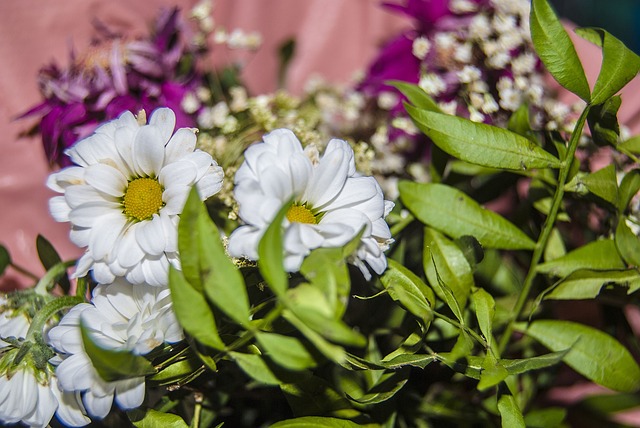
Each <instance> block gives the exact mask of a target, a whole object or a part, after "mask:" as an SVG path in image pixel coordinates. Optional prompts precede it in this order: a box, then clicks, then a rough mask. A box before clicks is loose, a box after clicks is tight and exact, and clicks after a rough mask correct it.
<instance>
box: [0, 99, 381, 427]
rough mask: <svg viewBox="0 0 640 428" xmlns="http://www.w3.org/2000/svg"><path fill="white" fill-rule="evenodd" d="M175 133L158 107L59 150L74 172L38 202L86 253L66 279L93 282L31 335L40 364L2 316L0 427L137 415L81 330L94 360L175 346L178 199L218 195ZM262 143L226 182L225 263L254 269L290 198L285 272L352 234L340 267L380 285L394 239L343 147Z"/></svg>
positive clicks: (216, 172)
mask: <svg viewBox="0 0 640 428" xmlns="http://www.w3.org/2000/svg"><path fill="white" fill-rule="evenodd" d="M174 128H175V115H174V113H173V111H171V110H170V109H167V108H161V109H158V110H156V111H154V112H153V113H152V115H151V117H150V119H149V122H148V123H146V115H145V114H144V112H141V113H140V115H139V116H138V117H137V118H136V117H135V116H134V115H133V114H131V113H129V112H126V113H123V114H122V115H121V116H120V117H118V118H117V119H115V120H113V121H111V122H108V123H106V124H104V125H102V126H100V127H99V128H97V129H96V131H95V132H94V134H92V135H91V136H89V137H87V138H85V139H84V140H81V141H79V142H77V143H76V144H75V145H74V146H72V147H71V148H69V149H68V150H67V154H68V155H69V156H70V157H71V159H72V160H73V162H74V163H75V164H76V165H75V166H71V167H68V168H65V169H63V170H61V171H59V172H56V173H53V174H51V176H50V177H49V180H48V186H49V187H50V188H51V189H53V190H55V191H57V192H59V193H61V195H59V196H54V197H53V198H52V199H51V201H50V205H49V206H50V211H51V214H52V215H53V217H54V218H55V219H56V220H58V221H64V222H69V223H70V224H71V232H70V237H71V240H72V241H73V242H74V243H75V244H77V245H78V246H80V247H86V249H85V252H84V254H83V255H82V257H80V259H79V260H78V262H77V265H76V271H75V273H74V276H75V277H76V278H79V277H84V276H86V275H91V276H92V277H93V279H94V280H95V282H96V283H97V285H96V286H95V287H94V288H93V291H92V297H91V300H90V301H89V302H88V303H80V304H77V305H76V306H73V307H72V308H71V309H70V310H69V312H67V313H66V315H64V316H63V317H62V319H61V320H60V322H59V323H58V324H57V325H55V326H54V327H52V328H49V329H48V330H45V331H44V332H42V335H43V340H44V341H43V340H40V342H41V344H40V345H38V346H41V347H43V348H42V349H45V351H44V354H42V355H45V357H37V355H40V354H36V353H33V355H36V356H35V357H31V353H29V354H27V355H28V356H29V358H23V359H22V360H20V361H17V360H16V359H15V358H14V357H15V355H17V354H18V353H19V351H20V350H21V346H22V345H21V344H22V342H21V341H20V340H16V338H18V339H20V338H25V336H26V337H29V334H28V330H29V320H28V319H27V318H26V317H23V316H14V315H15V314H14V313H13V312H12V311H9V310H5V309H6V308H5V307H4V306H3V305H2V304H0V421H1V422H5V423H15V422H23V423H26V424H28V425H32V426H46V425H47V424H48V423H49V421H50V420H51V418H52V417H53V415H54V412H55V414H56V415H57V417H58V419H59V420H60V421H62V422H63V423H64V424H66V425H70V426H83V425H87V424H89V423H90V422H91V420H92V419H102V418H104V417H106V416H107V415H108V414H109V412H110V411H111V408H112V407H113V405H114V403H115V404H116V405H117V406H118V407H119V408H121V409H124V410H128V409H133V408H136V407H139V406H140V405H141V404H142V403H143V400H144V398H145V393H146V392H145V376H143V375H140V376H138V375H135V376H134V377H124V378H117V379H115V380H114V379H105V378H103V377H102V376H101V371H100V367H99V366H96V365H94V362H93V361H92V360H91V356H90V353H91V352H88V351H87V349H86V348H85V342H84V340H85V339H84V338H83V333H82V328H83V327H84V328H85V331H86V332H87V334H88V335H89V337H90V339H91V340H92V341H93V342H94V343H95V345H96V346H97V347H98V348H102V349H107V350H111V351H116V352H128V353H130V354H133V355H137V356H142V357H148V356H149V354H150V353H151V352H152V351H154V350H155V349H157V348H158V347H161V346H164V344H167V343H168V344H172V343H176V342H179V341H182V340H183V339H184V333H183V330H182V327H181V326H180V324H179V323H178V321H177V319H176V316H175V313H174V311H173V306H172V302H171V293H170V290H169V288H168V270H169V266H170V265H172V266H174V267H175V268H176V269H181V266H180V258H179V257H180V255H179V252H178V244H177V241H178V237H177V235H178V232H177V227H178V224H179V221H180V215H181V213H182V210H183V208H184V204H185V202H186V199H187V197H188V195H189V193H190V190H191V189H192V188H193V187H195V188H196V189H197V190H198V194H199V196H200V197H201V199H203V200H204V199H207V198H208V197H210V196H211V195H213V194H215V193H217V192H218V191H219V190H220V189H221V187H222V180H223V176H224V174H223V171H222V168H221V167H220V166H218V164H217V162H216V161H215V160H213V158H212V157H211V155H210V154H208V153H205V152H203V151H201V150H198V149H196V148H195V145H196V135H195V130H193V129H187V128H182V129H178V130H177V131H175V132H174ZM264 141H265V142H264V143H257V144H254V145H252V146H251V147H249V149H247V150H246V152H245V162H244V164H243V165H242V166H241V167H240V168H239V170H238V171H237V173H236V176H235V185H236V187H235V189H234V196H235V198H236V199H237V202H238V205H239V207H240V208H239V214H240V219H241V220H242V221H243V222H244V223H245V224H244V225H241V226H240V227H239V228H238V229H236V231H234V232H233V233H232V235H231V237H230V239H229V252H230V254H231V255H234V256H237V257H247V258H250V259H253V260H256V259H257V258H258V254H257V248H258V242H259V240H260V238H261V237H262V234H263V233H264V231H265V229H266V228H267V227H268V225H269V224H270V223H271V222H272V221H273V219H274V218H275V216H276V214H277V213H278V211H279V210H280V209H281V207H282V206H283V205H284V204H285V203H287V202H288V201H289V200H290V199H291V198H292V197H295V203H294V205H293V206H292V207H291V208H290V209H289V211H288V212H287V219H286V220H285V224H284V226H285V229H286V230H285V234H284V253H285V265H286V266H285V267H286V269H287V270H288V271H294V270H297V269H299V268H300V265H301V263H302V261H303V259H304V257H305V256H306V255H307V254H309V252H310V251H311V250H313V249H314V248H319V247H340V246H343V245H345V244H346V243H348V242H349V241H351V240H352V239H354V238H355V237H356V236H358V234H359V233H361V235H360V238H359V239H360V245H359V246H358V248H357V249H356V251H355V252H354V254H352V255H351V256H350V258H349V261H350V262H351V263H353V264H355V265H357V266H358V267H360V269H361V270H362V272H363V274H364V275H365V276H366V277H367V278H370V277H371V275H370V273H369V270H368V268H367V265H368V267H369V268H371V269H372V270H373V271H375V272H376V273H378V274H381V273H382V272H383V271H384V269H385V268H386V266H387V263H386V258H385V255H384V253H383V251H384V250H385V249H387V248H388V246H389V243H390V242H391V241H392V239H391V233H390V231H389V227H388V226H387V224H386V222H385V220H384V218H385V216H386V215H387V214H388V213H389V211H390V210H391V209H392V207H393V204H392V203H391V202H388V201H385V200H384V199H383V196H382V191H381V190H380V186H379V185H378V183H377V182H376V180H375V179H374V178H373V177H368V176H361V175H360V174H358V173H357V172H356V168H355V161H354V152H353V150H352V149H351V147H350V146H349V145H348V144H347V143H346V142H344V141H342V140H331V141H330V142H329V144H328V145H327V147H326V150H325V153H324V155H323V156H322V157H320V156H319V154H318V151H317V150H315V151H314V150H312V148H313V147H315V146H313V145H311V146H309V147H308V150H307V151H304V150H303V149H302V146H301V144H300V142H299V140H298V139H297V138H296V137H295V135H294V133H293V132H292V131H290V130H287V129H278V130H276V131H273V132H271V133H270V134H268V135H266V136H265V137H264ZM0 303H2V302H0ZM10 336H15V337H14V338H10ZM29 340H30V339H27V341H29ZM5 348H6V349H8V350H9V351H7V352H5V351H3V349H5ZM33 397H37V400H35V401H34V399H33Z"/></svg>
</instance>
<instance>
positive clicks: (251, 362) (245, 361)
mask: <svg viewBox="0 0 640 428" xmlns="http://www.w3.org/2000/svg"><path fill="white" fill-rule="evenodd" d="M229 355H231V358H233V359H234V360H235V362H236V363H238V366H240V368H241V369H242V371H244V372H245V373H246V374H247V375H249V376H250V377H251V378H252V379H255V380H257V381H258V382H261V383H264V384H266V385H279V384H280V381H279V380H278V378H277V377H276V375H274V374H273V372H272V371H271V369H270V368H269V366H267V364H266V363H265V362H264V360H263V359H262V357H261V356H260V355H254V354H242V353H240V352H230V353H229Z"/></svg>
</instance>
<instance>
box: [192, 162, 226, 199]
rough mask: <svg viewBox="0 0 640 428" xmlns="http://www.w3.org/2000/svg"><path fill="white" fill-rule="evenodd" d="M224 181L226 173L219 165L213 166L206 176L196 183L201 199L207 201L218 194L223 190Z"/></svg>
mask: <svg viewBox="0 0 640 428" xmlns="http://www.w3.org/2000/svg"><path fill="white" fill-rule="evenodd" d="M223 179H224V172H223V171H222V168H221V167H219V166H218V165H215V166H214V165H211V166H210V167H209V169H208V170H207V172H206V174H205V175H204V176H203V177H202V178H201V179H200V180H198V182H197V183H196V188H197V189H198V195H200V199H202V200H205V199H207V198H209V197H210V196H212V195H215V194H216V193H218V192H219V191H220V189H222V181H223Z"/></svg>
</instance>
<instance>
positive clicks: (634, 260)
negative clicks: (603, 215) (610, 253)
mask: <svg viewBox="0 0 640 428" xmlns="http://www.w3.org/2000/svg"><path fill="white" fill-rule="evenodd" d="M625 220H626V219H625V217H624V216H621V217H620V218H619V219H618V227H616V235H615V242H616V247H617V248H618V251H619V252H620V255H621V256H622V258H623V259H624V260H625V261H626V262H627V264H628V265H630V266H635V267H639V266H640V238H638V236H636V234H635V233H633V232H632V231H631V229H630V228H629V226H627V223H626V221H625Z"/></svg>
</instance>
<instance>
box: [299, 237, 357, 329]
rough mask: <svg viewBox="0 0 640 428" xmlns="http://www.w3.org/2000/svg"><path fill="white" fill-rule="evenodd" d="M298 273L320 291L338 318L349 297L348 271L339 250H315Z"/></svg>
mask: <svg viewBox="0 0 640 428" xmlns="http://www.w3.org/2000/svg"><path fill="white" fill-rule="evenodd" d="M300 272H301V273H302V274H303V275H304V276H305V278H307V280H308V281H309V282H311V284H313V285H314V286H315V287H316V288H318V289H320V290H322V292H323V294H324V295H325V298H326V299H327V302H328V303H329V305H330V307H331V308H332V312H333V313H334V314H335V315H336V316H337V317H340V316H342V314H343V313H344V310H345V308H346V301H347V298H348V296H349V291H350V290H351V287H350V285H351V284H350V278H349V270H348V268H347V264H346V262H345V259H344V256H343V255H342V250H341V249H340V248H317V249H315V250H313V251H312V252H311V254H309V255H308V256H307V257H306V258H305V259H304V261H303V262H302V266H301V267H300Z"/></svg>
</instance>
